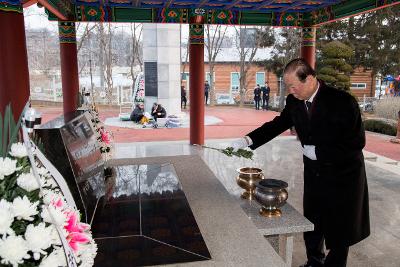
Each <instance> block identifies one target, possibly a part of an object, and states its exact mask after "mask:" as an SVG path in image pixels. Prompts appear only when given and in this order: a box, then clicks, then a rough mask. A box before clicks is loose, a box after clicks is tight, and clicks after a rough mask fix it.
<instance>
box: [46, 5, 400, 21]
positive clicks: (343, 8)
mask: <svg viewBox="0 0 400 267" xmlns="http://www.w3.org/2000/svg"><path fill="white" fill-rule="evenodd" d="M48 2H49V3H51V4H52V5H53V6H54V7H55V8H58V9H64V12H66V13H65V14H66V15H67V16H68V17H70V18H73V20H75V21H100V22H139V23H185V24H186V23H189V21H190V17H191V16H193V15H194V9H169V8H133V7H132V8H127V7H103V6H86V5H80V6H73V5H72V4H71V2H70V1H68V0H48ZM394 4H400V0H347V1H344V2H342V3H340V4H336V5H333V6H330V7H325V8H322V9H320V10H316V11H312V12H309V13H276V12H275V13H274V12H271V13H264V12H257V11H230V10H218V9H215V10H212V9H208V10H206V12H205V13H204V15H203V16H204V23H205V24H223V25H265V26H294V27H302V26H303V25H309V26H312V25H318V24H321V23H327V22H330V21H335V20H338V19H340V18H343V17H347V16H352V15H356V14H359V13H361V12H366V11H369V10H374V9H376V8H381V7H384V6H387V5H394ZM71 5H72V6H71ZM47 13H48V15H49V20H58V18H57V17H55V16H54V15H53V14H51V12H47Z"/></svg>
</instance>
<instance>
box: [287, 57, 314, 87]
mask: <svg viewBox="0 0 400 267" xmlns="http://www.w3.org/2000/svg"><path fill="white" fill-rule="evenodd" d="M293 71H295V72H296V76H297V78H299V80H300V81H302V82H304V81H305V80H306V78H307V77H308V76H309V75H312V76H314V77H315V76H316V73H315V70H314V69H313V68H312V67H311V66H310V64H308V62H307V61H306V60H305V59H304V58H296V59H293V60H292V61H290V62H289V63H288V64H287V65H286V67H285V69H284V70H283V74H285V73H289V72H293Z"/></svg>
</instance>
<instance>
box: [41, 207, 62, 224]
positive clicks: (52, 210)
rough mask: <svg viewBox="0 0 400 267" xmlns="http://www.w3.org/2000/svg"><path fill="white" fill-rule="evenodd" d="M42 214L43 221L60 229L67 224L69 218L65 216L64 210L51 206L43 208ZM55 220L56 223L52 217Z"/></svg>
mask: <svg viewBox="0 0 400 267" xmlns="http://www.w3.org/2000/svg"><path fill="white" fill-rule="evenodd" d="M42 209H43V210H42V213H41V214H40V216H42V218H43V221H45V222H47V223H52V224H53V223H54V224H55V225H57V226H58V227H60V228H62V227H64V226H65V225H66V224H67V216H66V215H65V214H64V212H63V210H62V209H61V208H57V207H54V206H53V205H49V206H47V207H46V206H42ZM50 214H51V216H52V217H53V219H54V222H53V220H52V217H51V216H50Z"/></svg>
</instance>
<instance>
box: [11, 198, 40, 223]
mask: <svg viewBox="0 0 400 267" xmlns="http://www.w3.org/2000/svg"><path fill="white" fill-rule="evenodd" d="M38 205H39V201H36V202H35V203H32V202H30V201H29V199H28V198H27V197H26V196H24V197H23V198H21V197H17V198H14V201H13V205H12V211H13V213H14V217H17V219H18V220H21V219H24V220H27V221H33V219H34V218H33V216H35V215H36V214H38V210H37V207H38Z"/></svg>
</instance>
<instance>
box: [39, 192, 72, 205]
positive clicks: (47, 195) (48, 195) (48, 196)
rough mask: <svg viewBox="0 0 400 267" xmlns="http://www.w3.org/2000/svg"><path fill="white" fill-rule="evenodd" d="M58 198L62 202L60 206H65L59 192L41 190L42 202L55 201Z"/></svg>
mask: <svg viewBox="0 0 400 267" xmlns="http://www.w3.org/2000/svg"><path fill="white" fill-rule="evenodd" d="M59 200H61V202H62V205H61V207H66V205H67V204H66V201H65V198H64V196H63V195H62V194H61V192H59V191H55V190H49V189H45V190H43V202H44V203H45V204H47V205H49V204H50V203H57V202H58V201H59Z"/></svg>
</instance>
